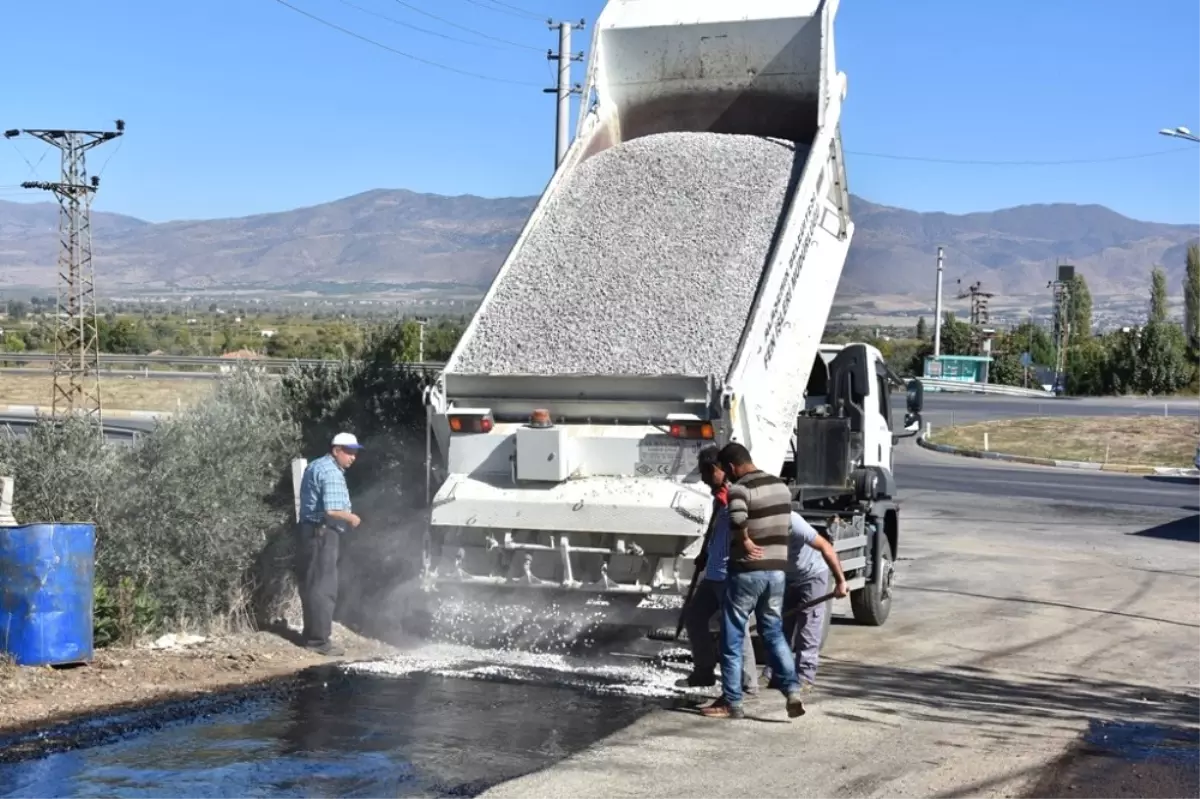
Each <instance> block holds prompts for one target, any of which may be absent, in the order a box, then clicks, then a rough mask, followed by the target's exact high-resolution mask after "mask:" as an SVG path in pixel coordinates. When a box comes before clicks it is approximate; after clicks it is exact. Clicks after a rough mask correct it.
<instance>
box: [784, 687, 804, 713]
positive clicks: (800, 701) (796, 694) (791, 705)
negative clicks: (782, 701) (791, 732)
mask: <svg viewBox="0 0 1200 799" xmlns="http://www.w3.org/2000/svg"><path fill="white" fill-rule="evenodd" d="M787 714H788V718H789V719H798V718H800V717H801V716H803V715H804V696H803V694H802V693H801V692H800V690H799V689H797V690H795V691H793V692H792V693H790V694H788V698H787Z"/></svg>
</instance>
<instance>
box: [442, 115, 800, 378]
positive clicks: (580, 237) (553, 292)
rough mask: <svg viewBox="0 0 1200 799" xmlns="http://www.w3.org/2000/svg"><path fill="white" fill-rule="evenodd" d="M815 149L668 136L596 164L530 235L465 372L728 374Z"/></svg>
mask: <svg viewBox="0 0 1200 799" xmlns="http://www.w3.org/2000/svg"><path fill="white" fill-rule="evenodd" d="M807 154H808V152H807V148H805V147H804V146H802V145H797V144H795V143H794V142H788V141H782V140H778V139H768V138H762V137H757V136H740V135H727V134H714V133H663V134H657V135H653V136H646V137H643V138H638V139H634V140H632V141H629V142H626V143H623V144H621V145H618V146H616V147H612V148H609V149H608V150H605V151H603V152H601V153H599V154H597V155H595V156H592V157H591V158H589V159H588V160H586V161H584V162H583V163H582V164H580V165H579V166H578V167H577V168H576V169H575V170H574V171H573V172H572V173H571V174H570V175H568V176H567V178H566V179H565V181H564V183H563V184H562V185H561V186H560V187H559V189H558V191H557V196H556V197H555V198H554V199H553V200H552V201H551V203H550V204H549V205H548V206H547V208H546V210H545V213H544V215H543V217H542V219H541V221H540V222H539V223H538V225H537V226H536V227H535V228H534V229H533V230H531V231H530V234H529V236H528V238H527V239H526V241H525V243H524V245H523V246H522V247H521V250H520V251H519V252H518V254H517V257H516V260H515V261H514V262H513V263H512V265H511V266H510V268H509V270H508V271H507V273H506V274H505V276H504V277H503V279H502V281H501V283H500V284H499V285H498V286H497V287H496V293H495V296H494V297H493V298H492V300H491V302H489V303H488V306H487V307H486V308H485V309H483V310H481V311H480V314H479V317H478V321H477V326H476V329H475V332H474V334H473V336H472V338H471V339H470V340H469V341H468V342H466V345H465V347H464V350H463V351H462V354H461V357H460V359H459V361H458V364H457V367H456V369H455V371H457V372H460V373H465V374H481V373H488V374H506V375H519V374H530V375H536V374H590V375H672V374H673V375H693V376H707V375H717V376H719V377H724V376H725V374H726V372H727V371H728V370H729V368H730V366H731V365H732V362H733V358H734V356H735V355H736V352H737V344H738V340H739V338H740V336H741V333H742V328H743V326H744V325H745V322H746V318H747V316H748V315H749V313H750V306H751V304H752V302H753V299H754V294H755V291H756V290H757V287H758V282H759V279H760V277H761V275H762V272H763V270H764V268H765V266H766V261H767V257H768V256H769V254H770V250H771V244H772V242H773V240H774V238H775V234H776V227H777V225H778V223H779V219H780V216H781V214H782V213H783V210H784V203H785V201H786V199H787V195H788V193H789V189H790V188H791V186H792V185H793V183H794V181H797V180H798V179H799V175H800V170H801V169H802V168H803V163H804V159H805V158H806V157H807Z"/></svg>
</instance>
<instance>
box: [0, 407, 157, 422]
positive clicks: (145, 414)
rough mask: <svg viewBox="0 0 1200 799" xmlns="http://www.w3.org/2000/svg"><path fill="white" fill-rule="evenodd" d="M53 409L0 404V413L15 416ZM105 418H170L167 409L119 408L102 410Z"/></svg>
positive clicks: (51, 410)
mask: <svg viewBox="0 0 1200 799" xmlns="http://www.w3.org/2000/svg"><path fill="white" fill-rule="evenodd" d="M52 412H53V409H52V408H50V407H48V406H45V405H0V414H6V413H8V414H14V415H17V416H49V415H51V413H52ZM103 418H105V419H170V418H171V414H170V413H168V412H167V411H127V410H120V409H116V408H114V409H112V410H108V409H106V410H104V412H103Z"/></svg>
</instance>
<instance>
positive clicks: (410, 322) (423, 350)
mask: <svg viewBox="0 0 1200 799" xmlns="http://www.w3.org/2000/svg"><path fill="white" fill-rule="evenodd" d="M14 310H15V311H16V313H12V311H14ZM8 318H9V319H11V320H13V321H18V322H19V321H26V320H27V319H28V317H27V316H26V314H25V313H24V309H23V308H20V307H18V308H15V309H14V308H11V306H10V313H9V315H8ZM236 319H237V318H236V317H229V316H220V317H218V316H210V317H207V318H203V319H197V320H195V321H194V323H189V321H188V320H187V319H185V318H183V317H173V316H163V317H159V318H154V317H150V316H148V315H145V316H141V317H137V316H128V315H117V314H112V313H108V314H104V315H103V316H100V317H99V318H97V320H96V331H97V336H98V338H99V346H100V351H101V352H105V353H111V354H114V355H149V354H151V353H156V352H157V353H163V354H166V355H207V356H218V355H224V354H226V353H230V352H239V351H244V350H249V351H252V352H256V353H258V354H261V355H263V356H265V357H268V358H304V359H324V360H340V359H343V358H351V359H353V358H358V357H360V356H361V355H362V353H363V351H364V348H365V347H366V346H367V342H368V341H369V340H371V339H372V337H376V336H379V335H381V334H382V333H383V332H385V331H392V330H393V328H395V326H396V324H397V323H396V321H395V320H394V319H393V320H388V321H368V320H345V319H340V318H338V319H330V318H321V319H311V320H288V319H286V318H285V319H283V320H281V321H280V323H279V324H277V325H273V326H272V329H270V330H269V331H264V330H263V329H261V328H262V327H263V325H262V324H249V323H246V322H238V321H236ZM467 321H468V319H467V318H466V317H463V316H445V317H436V318H434V319H430V320H429V321H428V322H427V323H426V324H425V326H424V327H425V330H424V343H423V344H422V333H421V325H420V324H419V323H418V322H417V320H416V319H403V320H401V321H400V327H399V331H400V335H401V336H402V337H403V341H404V348H403V351H402V352H398V353H397V357H398V358H399V359H400V360H404V361H417V360H418V359H419V358H420V357H421V356H422V354H423V355H424V358H425V360H429V361H444V360H446V359H447V358H449V357H450V353H451V352H452V351H453V350H454V345H455V344H457V343H458V338H459V336H460V335H461V334H462V331H463V329H464V328H465V327H466V323H467ZM268 333H269V334H268ZM53 350H54V320H53V319H47V318H36V317H34V318H32V323H31V324H30V323H28V322H27V323H26V324H25V325H22V326H20V327H15V328H9V329H5V331H4V334H3V336H0V352H8V353H14V354H15V353H22V352H52V351H53Z"/></svg>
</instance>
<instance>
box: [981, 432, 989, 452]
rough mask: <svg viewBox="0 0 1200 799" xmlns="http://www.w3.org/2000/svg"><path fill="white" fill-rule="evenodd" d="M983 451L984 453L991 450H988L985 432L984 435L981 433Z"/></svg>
mask: <svg viewBox="0 0 1200 799" xmlns="http://www.w3.org/2000/svg"><path fill="white" fill-rule="evenodd" d="M983 451H984V452H991V449H989V448H988V434H987V431H984V433H983Z"/></svg>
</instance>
